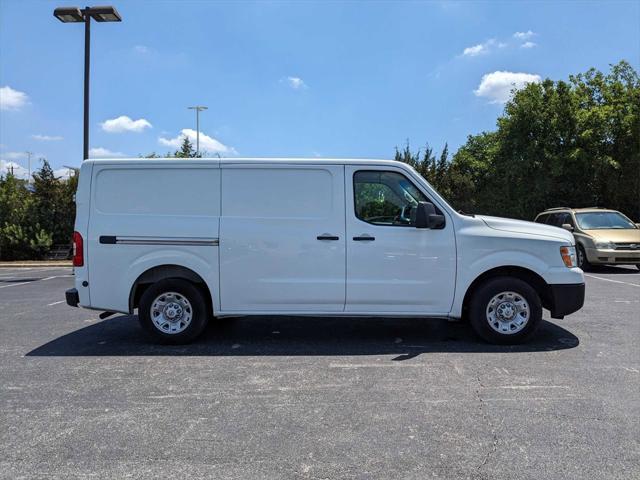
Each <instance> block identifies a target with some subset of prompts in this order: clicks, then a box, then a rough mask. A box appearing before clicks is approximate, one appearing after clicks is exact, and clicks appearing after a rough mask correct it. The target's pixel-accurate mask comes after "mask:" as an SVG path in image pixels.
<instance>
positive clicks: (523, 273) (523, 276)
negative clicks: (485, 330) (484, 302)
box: [462, 265, 553, 316]
mask: <svg viewBox="0 0 640 480" xmlns="http://www.w3.org/2000/svg"><path fill="white" fill-rule="evenodd" d="M496 277H514V278H519V279H520V280H522V281H524V282H527V283H528V284H529V285H531V286H532V287H533V289H534V290H535V291H536V293H537V294H538V295H539V296H540V300H541V302H542V306H543V307H544V308H546V309H550V307H551V306H552V302H553V298H552V295H551V290H550V288H549V284H548V283H547V282H546V281H545V280H544V278H542V277H541V276H540V275H539V274H537V273H536V272H534V271H533V270H530V269H528V268H524V267H519V266H515V265H504V266H500V267H494V268H492V269H490V270H487V271H485V272H483V273H481V274H480V275H478V276H477V277H476V278H475V279H474V280H473V282H471V284H470V285H469V287H468V288H467V291H466V292H465V294H464V299H463V301H462V314H463V316H466V313H467V311H468V308H469V302H470V301H471V298H472V297H473V294H474V293H475V292H476V291H477V290H478V288H480V286H481V285H482V284H483V283H484V282H486V281H487V280H489V279H491V278H496Z"/></svg>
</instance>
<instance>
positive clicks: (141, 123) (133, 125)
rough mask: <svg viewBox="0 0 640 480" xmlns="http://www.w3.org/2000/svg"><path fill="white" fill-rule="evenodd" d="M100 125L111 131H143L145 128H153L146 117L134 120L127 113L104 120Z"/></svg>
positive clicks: (106, 130) (103, 128)
mask: <svg viewBox="0 0 640 480" xmlns="http://www.w3.org/2000/svg"><path fill="white" fill-rule="evenodd" d="M100 126H101V127H102V130H104V131H105V132H109V133H121V132H142V131H143V130H144V129H145V128H151V123H149V122H148V121H147V120H146V119H144V118H139V119H138V120H132V119H131V118H129V117H127V116H126V115H121V116H119V117H118V118H112V119H110V120H106V121H104V122H102V123H101V124H100Z"/></svg>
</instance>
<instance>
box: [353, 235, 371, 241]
mask: <svg viewBox="0 0 640 480" xmlns="http://www.w3.org/2000/svg"><path fill="white" fill-rule="evenodd" d="M353 239H354V240H355V241H356V242H373V241H374V240H375V239H376V237H372V236H371V235H360V236H359V237H353Z"/></svg>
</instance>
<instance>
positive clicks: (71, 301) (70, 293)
mask: <svg viewBox="0 0 640 480" xmlns="http://www.w3.org/2000/svg"><path fill="white" fill-rule="evenodd" d="M64 296H65V298H66V300H67V305H69V306H71V307H77V306H78V304H79V303H80V296H79V295H78V290H77V289H76V288H70V289H69V290H67V291H66V292H64Z"/></svg>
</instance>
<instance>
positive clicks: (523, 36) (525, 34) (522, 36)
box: [513, 30, 536, 40]
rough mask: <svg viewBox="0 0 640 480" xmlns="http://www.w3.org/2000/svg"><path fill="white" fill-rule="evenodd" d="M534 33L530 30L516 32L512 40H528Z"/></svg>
mask: <svg viewBox="0 0 640 480" xmlns="http://www.w3.org/2000/svg"><path fill="white" fill-rule="evenodd" d="M535 34H536V33H535V32H532V31H531V30H527V31H526V32H516V33H514V34H513V38H517V39H518V40H528V39H530V38H531V37H533V36H534V35H535Z"/></svg>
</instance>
